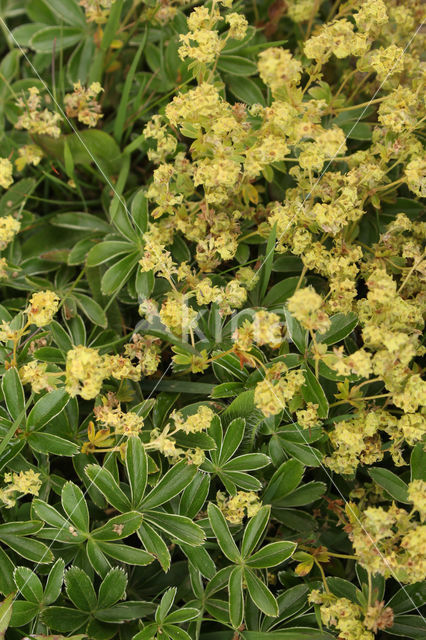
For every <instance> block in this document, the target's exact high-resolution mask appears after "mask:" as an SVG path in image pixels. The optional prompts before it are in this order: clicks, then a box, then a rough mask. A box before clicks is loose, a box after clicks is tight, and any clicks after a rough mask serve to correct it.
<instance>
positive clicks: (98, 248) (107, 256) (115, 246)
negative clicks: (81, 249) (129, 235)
mask: <svg viewBox="0 0 426 640" xmlns="http://www.w3.org/2000/svg"><path fill="white" fill-rule="evenodd" d="M133 250H134V246H133V245H132V244H131V243H130V242H126V241H125V240H106V241H105V242H99V243H98V244H96V245H95V246H94V247H92V249H90V251H89V253H88V254H87V258H86V264H87V266H88V267H97V266H99V265H100V264H105V262H108V261H109V260H113V259H114V258H116V257H117V256H119V255H122V254H123V253H131V252H132V251H133Z"/></svg>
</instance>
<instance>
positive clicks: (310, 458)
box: [280, 438, 322, 467]
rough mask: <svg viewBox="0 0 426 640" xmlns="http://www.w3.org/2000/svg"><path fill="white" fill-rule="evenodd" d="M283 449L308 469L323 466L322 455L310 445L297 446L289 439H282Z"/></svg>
mask: <svg viewBox="0 0 426 640" xmlns="http://www.w3.org/2000/svg"><path fill="white" fill-rule="evenodd" d="M280 440H281V443H282V446H283V449H285V451H286V452H287V453H288V454H289V455H290V456H292V457H294V458H296V460H298V461H299V462H301V463H302V464H304V465H306V466H307V467H320V466H321V464H322V462H321V461H322V453H321V451H320V450H319V449H316V448H315V447H313V446H312V445H309V444H296V443H295V442H293V441H291V440H287V438H280Z"/></svg>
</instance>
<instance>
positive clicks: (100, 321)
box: [73, 293, 108, 329]
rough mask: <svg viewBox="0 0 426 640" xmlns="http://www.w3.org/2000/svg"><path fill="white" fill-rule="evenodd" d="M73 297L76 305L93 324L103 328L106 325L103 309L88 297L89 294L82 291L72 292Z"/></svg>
mask: <svg viewBox="0 0 426 640" xmlns="http://www.w3.org/2000/svg"><path fill="white" fill-rule="evenodd" d="M73 297H74V298H75V299H76V300H77V306H78V307H79V308H80V309H81V310H82V311H83V313H84V314H85V315H86V316H87V317H88V318H89V320H90V321H91V322H93V324H97V325H98V326H99V327H103V328H104V329H105V328H106V327H107V326H108V320H107V317H106V314H105V311H104V310H103V309H102V307H101V305H100V304H98V303H97V302H96V300H93V298H89V296H86V295H84V294H83V293H74V294H73Z"/></svg>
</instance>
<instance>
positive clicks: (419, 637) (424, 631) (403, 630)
mask: <svg viewBox="0 0 426 640" xmlns="http://www.w3.org/2000/svg"><path fill="white" fill-rule="evenodd" d="M386 632H387V633H390V634H391V635H393V636H398V638H406V637H407V638H414V640H424V638H425V636H426V624H425V622H424V619H423V618H422V617H421V616H396V617H395V619H394V622H393V626H392V627H391V628H390V629H389V628H388V629H386Z"/></svg>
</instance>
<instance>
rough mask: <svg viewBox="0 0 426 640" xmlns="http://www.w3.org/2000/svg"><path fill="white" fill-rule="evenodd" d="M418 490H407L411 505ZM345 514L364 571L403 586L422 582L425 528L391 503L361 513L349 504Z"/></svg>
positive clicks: (425, 572) (425, 571) (425, 557)
mask: <svg viewBox="0 0 426 640" xmlns="http://www.w3.org/2000/svg"><path fill="white" fill-rule="evenodd" d="M418 488H419V487H418V486H416V485H415V486H414V487H412V488H411V497H412V498H413V500H414V501H415V502H417V500H418V496H417V492H418ZM420 502H421V501H420ZM423 502H424V498H423ZM423 507H424V504H423V503H421V508H423ZM347 513H348V515H349V519H350V522H351V527H350V528H351V531H350V533H349V537H350V539H351V541H352V544H353V547H354V550H355V553H356V555H357V557H358V560H359V562H360V564H361V565H362V566H363V567H364V568H365V569H367V570H368V571H370V572H371V573H380V574H381V575H383V576H384V577H385V578H388V577H389V576H393V577H395V578H396V579H397V580H399V581H400V582H404V583H410V584H411V583H415V582H420V581H422V580H424V579H425V577H426V552H425V549H426V546H425V542H426V525H424V524H420V523H419V522H416V520H414V518H413V515H412V514H409V513H408V512H407V511H406V510H405V509H400V508H398V507H397V506H396V505H395V504H393V505H392V506H391V507H390V508H389V509H388V510H386V509H384V508H383V507H367V508H366V509H363V511H362V512H360V511H359V510H358V509H357V507H356V506H355V505H349V507H348V508H347Z"/></svg>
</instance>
